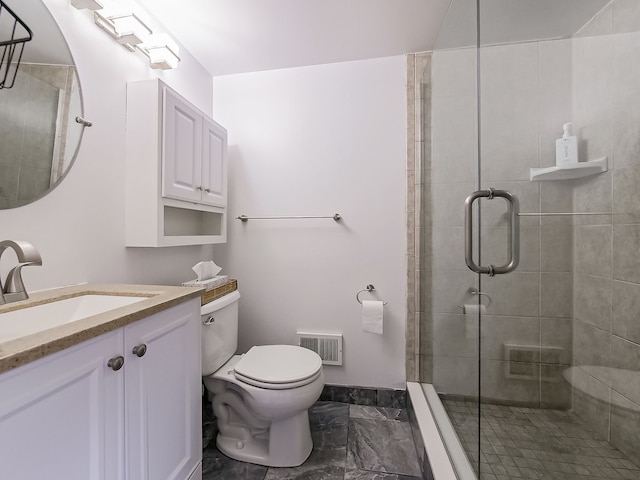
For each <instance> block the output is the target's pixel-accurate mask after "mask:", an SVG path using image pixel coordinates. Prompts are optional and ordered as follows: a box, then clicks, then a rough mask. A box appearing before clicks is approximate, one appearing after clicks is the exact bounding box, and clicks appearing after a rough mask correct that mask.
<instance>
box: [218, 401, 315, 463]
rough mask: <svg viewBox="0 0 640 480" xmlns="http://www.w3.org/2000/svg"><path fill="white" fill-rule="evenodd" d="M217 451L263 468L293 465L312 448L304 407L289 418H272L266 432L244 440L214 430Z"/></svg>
mask: <svg viewBox="0 0 640 480" xmlns="http://www.w3.org/2000/svg"><path fill="white" fill-rule="evenodd" d="M216 445H217V447H218V450H220V451H221V452H222V453H224V454H225V455H226V456H228V457H230V458H233V459H234V460H240V461H242V462H248V463H255V464H257V465H264V466H267V467H297V466H299V465H302V464H303V463H304V461H305V460H306V459H307V458H309V455H310V454H311V450H312V449H313V441H312V440H311V430H310V429H309V415H308V413H307V411H306V410H304V411H302V412H300V413H299V414H297V415H294V416H293V417H290V418H285V419H283V420H279V421H274V422H272V423H271V425H270V427H269V431H268V432H267V433H265V434H262V435H257V436H255V437H252V438H250V439H248V440H238V439H237V438H232V437H228V436H225V435H222V433H218V436H217V438H216Z"/></svg>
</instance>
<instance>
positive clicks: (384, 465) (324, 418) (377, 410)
mask: <svg viewBox="0 0 640 480" xmlns="http://www.w3.org/2000/svg"><path fill="white" fill-rule="evenodd" d="M202 421H203V422H202V423H203V439H202V444H203V477H202V478H203V480H213V479H215V480H236V479H241V480H284V479H286V480H295V479H304V480H418V479H421V478H422V476H421V473H420V467H419V464H418V458H417V455H416V450H415V446H414V443H413V438H412V435H411V427H410V426H409V420H408V417H407V412H406V410H405V409H398V408H382V407H369V406H362V405H349V404H346V403H339V402H322V401H321V402H317V403H316V404H315V405H314V406H313V407H311V409H310V410H309V422H310V425H311V434H312V436H313V444H314V448H313V451H312V452H311V456H310V457H309V458H308V459H307V461H306V462H305V463H303V464H302V465H301V466H299V467H295V468H268V467H264V466H260V465H252V464H249V463H243V462H238V461H235V460H232V459H230V458H228V457H226V456H225V455H223V454H222V453H220V452H219V451H218V449H217V448H216V445H215V443H216V442H215V435H216V433H217V431H216V426H215V420H214V419H213V415H212V412H211V404H210V403H208V402H203V411H202Z"/></svg>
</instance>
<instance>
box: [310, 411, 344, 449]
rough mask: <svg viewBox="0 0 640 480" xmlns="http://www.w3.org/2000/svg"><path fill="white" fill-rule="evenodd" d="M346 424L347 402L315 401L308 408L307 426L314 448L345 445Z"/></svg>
mask: <svg viewBox="0 0 640 480" xmlns="http://www.w3.org/2000/svg"><path fill="white" fill-rule="evenodd" d="M348 425H349V405H348V404H344V403H335V402H316V403H315V404H314V405H313V406H312V407H311V408H310V409H309V427H310V428H311V438H312V440H313V446H314V448H322V447H344V446H346V445H347V429H348Z"/></svg>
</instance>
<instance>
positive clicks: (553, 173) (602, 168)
mask: <svg viewBox="0 0 640 480" xmlns="http://www.w3.org/2000/svg"><path fill="white" fill-rule="evenodd" d="M607 169H608V166H607V157H602V158H598V159H597V160H592V161H590V162H578V163H573V164H570V165H563V166H560V167H547V168H532V169H531V173H530V180H531V181H532V182H537V181H540V180H573V179H575V178H582V177H588V176H589V175H597V174H598V173H603V172H606V171H607Z"/></svg>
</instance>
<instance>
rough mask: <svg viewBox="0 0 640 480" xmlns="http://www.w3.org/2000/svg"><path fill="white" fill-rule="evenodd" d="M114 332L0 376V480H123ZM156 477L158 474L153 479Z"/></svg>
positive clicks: (119, 338) (120, 379)
mask: <svg viewBox="0 0 640 480" xmlns="http://www.w3.org/2000/svg"><path fill="white" fill-rule="evenodd" d="M122 342H123V332H122V330H117V331H114V332H111V333H107V334H105V335H102V336H100V337H97V338H96V339H93V340H89V341H87V342H84V343H82V344H80V345H77V346H74V347H71V348H68V349H66V350H63V351H61V352H58V353H56V354H53V355H51V356H48V357H45V358H42V359H40V360H37V361H34V362H32V363H29V364H27V365H24V366H22V367H19V368H16V369H15V370H11V371H9V372H6V373H3V374H2V375H0V478H3V479H4V478H6V479H16V480H17V479H19V480H43V479H46V478H60V479H65V480H124V473H125V471H124V470H125V468H124V432H123V427H124V372H123V370H124V369H121V370H119V371H114V370H112V369H111V368H110V367H108V366H107V363H108V362H109V359H110V358H111V357H113V356H115V355H119V353H120V352H121V351H122ZM158 478H159V477H158Z"/></svg>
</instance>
